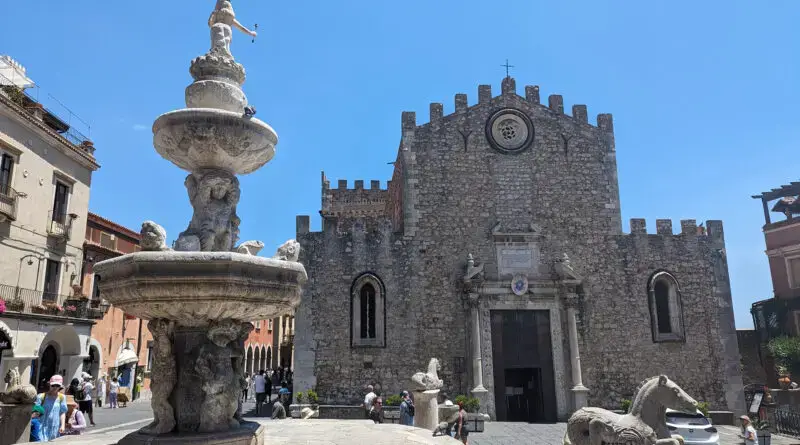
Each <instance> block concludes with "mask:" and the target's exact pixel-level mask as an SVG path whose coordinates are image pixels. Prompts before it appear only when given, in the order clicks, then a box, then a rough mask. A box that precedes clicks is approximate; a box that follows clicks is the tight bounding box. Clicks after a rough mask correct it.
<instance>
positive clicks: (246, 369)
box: [244, 346, 254, 376]
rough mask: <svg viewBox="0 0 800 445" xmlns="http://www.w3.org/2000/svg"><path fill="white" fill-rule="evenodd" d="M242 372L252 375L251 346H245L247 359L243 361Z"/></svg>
mask: <svg viewBox="0 0 800 445" xmlns="http://www.w3.org/2000/svg"><path fill="white" fill-rule="evenodd" d="M244 372H246V373H247V374H248V375H250V376H252V375H253V372H254V371H253V347H252V346H248V347H247V359H246V361H245V366H244Z"/></svg>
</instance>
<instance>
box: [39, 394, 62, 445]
mask: <svg viewBox="0 0 800 445" xmlns="http://www.w3.org/2000/svg"><path fill="white" fill-rule="evenodd" d="M36 404H37V405H39V406H41V407H42V408H44V415H43V416H42V417H41V422H42V441H43V442H49V441H51V440H53V439H57V438H58V436H59V434H58V429H59V428H60V427H61V415H62V414H66V412H67V397H66V396H65V395H64V394H59V395H57V396H56V397H51V396H48V395H45V394H39V395H38V396H36Z"/></svg>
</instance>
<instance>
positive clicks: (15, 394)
mask: <svg viewBox="0 0 800 445" xmlns="http://www.w3.org/2000/svg"><path fill="white" fill-rule="evenodd" d="M4 381H5V382H6V383H8V390H7V391H6V392H3V393H0V402H2V403H8V404H12V405H20V404H32V403H33V402H34V400H36V388H34V387H33V385H27V384H26V385H23V384H22V379H21V378H20V376H19V368H17V367H13V368H11V369H9V370H8V372H7V373H6V377H5V379H4Z"/></svg>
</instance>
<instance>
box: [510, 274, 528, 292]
mask: <svg viewBox="0 0 800 445" xmlns="http://www.w3.org/2000/svg"><path fill="white" fill-rule="evenodd" d="M511 291H512V292H514V295H525V293H527V292H528V277H527V276H525V275H523V274H516V275H514V277H513V278H512V279H511Z"/></svg>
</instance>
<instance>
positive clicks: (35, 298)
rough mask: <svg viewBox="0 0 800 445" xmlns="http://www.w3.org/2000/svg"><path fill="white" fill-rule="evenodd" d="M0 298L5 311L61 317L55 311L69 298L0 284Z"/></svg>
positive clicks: (57, 311)
mask: <svg viewBox="0 0 800 445" xmlns="http://www.w3.org/2000/svg"><path fill="white" fill-rule="evenodd" d="M0 298H2V299H3V301H4V302H5V304H6V311H11V312H22V313H27V314H49V315H63V314H61V313H59V312H63V311H59V310H57V309H56V307H58V306H63V304H64V301H66V300H67V299H68V298H69V296H67V295H59V294H57V293H55V292H44V291H40V290H33V289H25V288H22V287H16V286H9V285H7V284H0Z"/></svg>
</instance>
